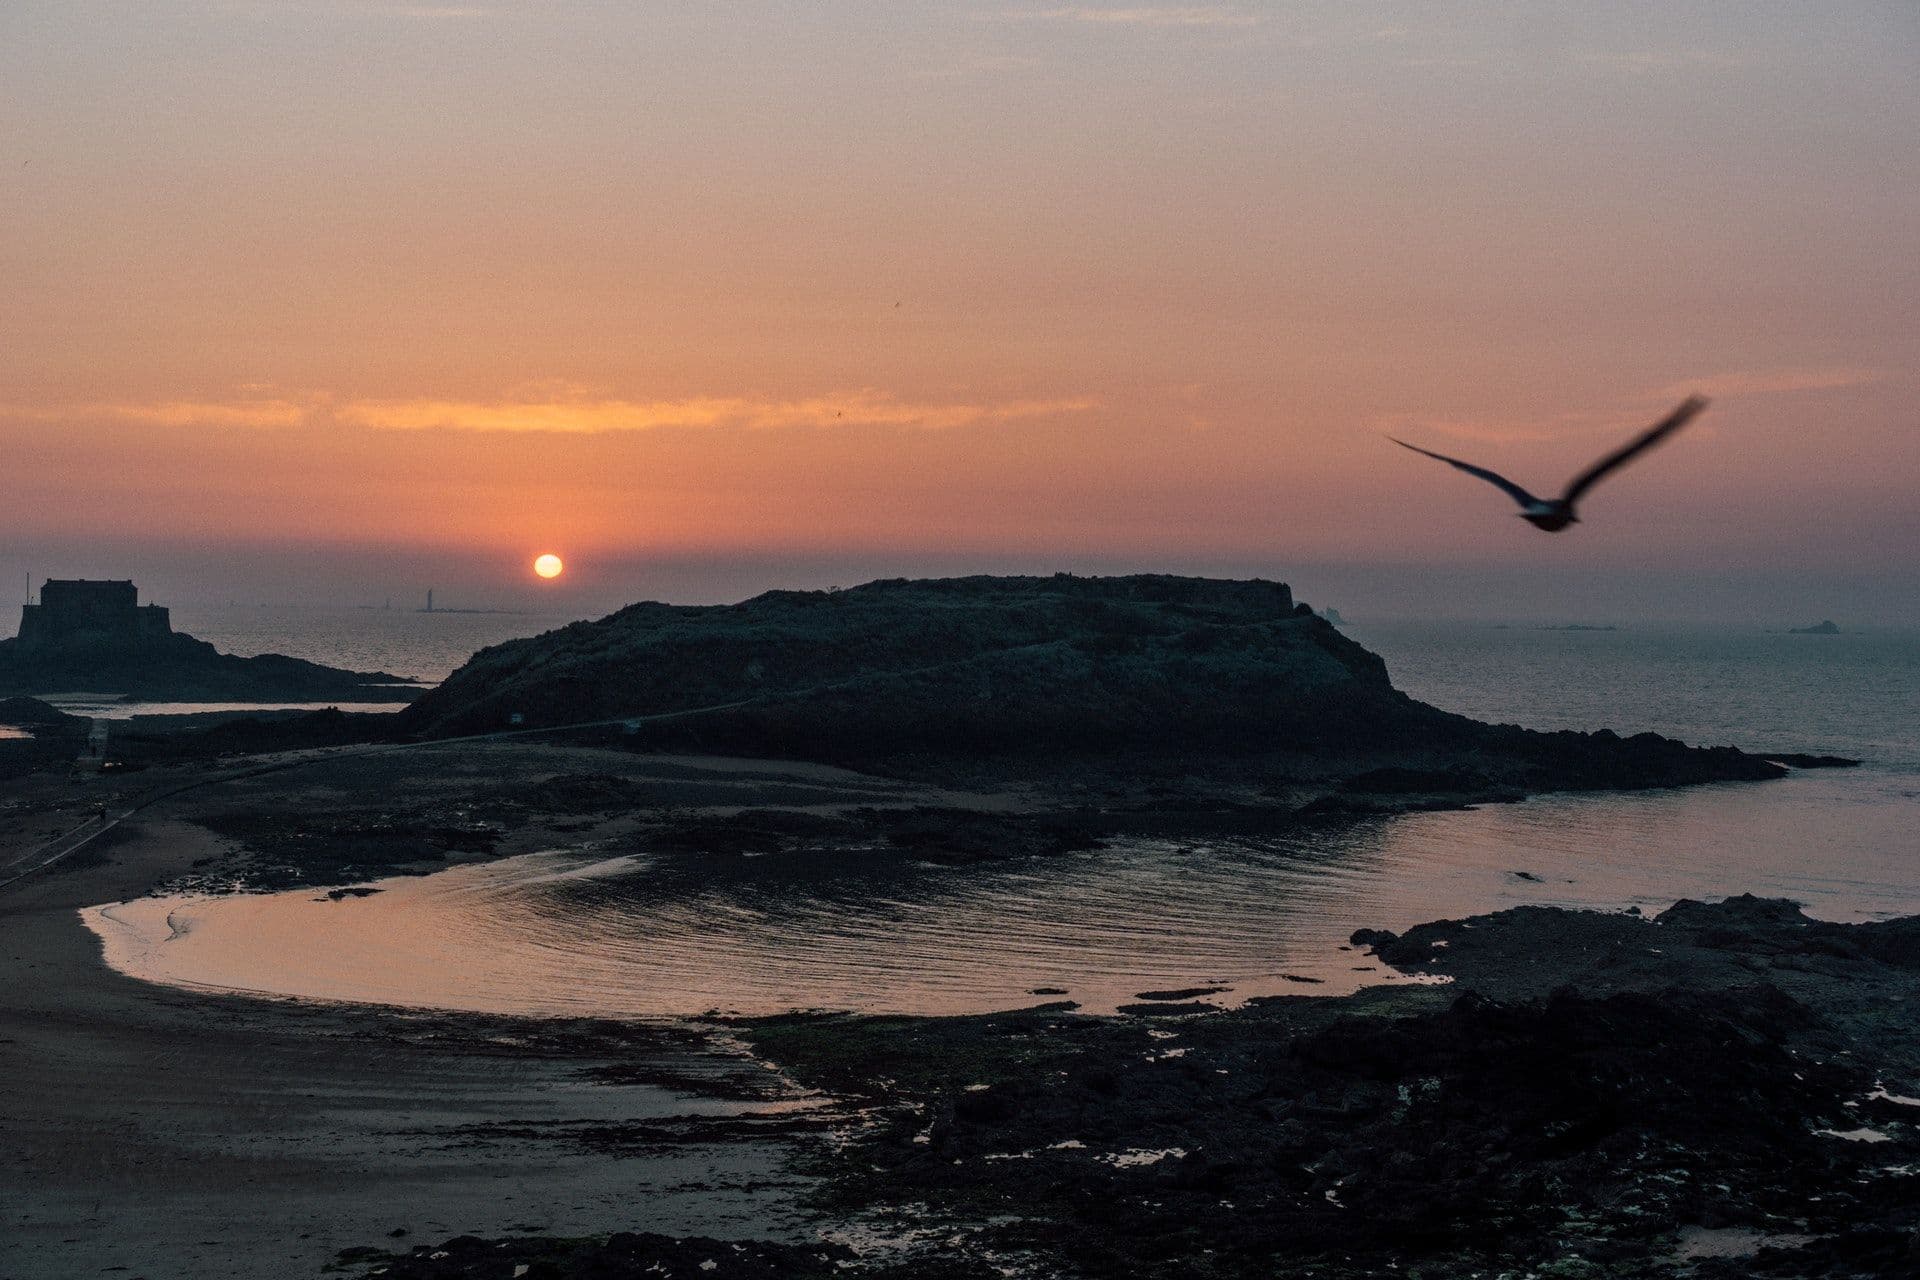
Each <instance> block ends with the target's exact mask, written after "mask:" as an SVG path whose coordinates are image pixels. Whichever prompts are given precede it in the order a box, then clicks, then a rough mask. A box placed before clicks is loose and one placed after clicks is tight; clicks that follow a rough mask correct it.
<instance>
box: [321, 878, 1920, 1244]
mask: <svg viewBox="0 0 1920 1280" xmlns="http://www.w3.org/2000/svg"><path fill="white" fill-rule="evenodd" d="M1361 945H1371V946H1372V947H1373V949H1374V950H1375V952H1376V953H1377V955H1378V956H1379V957H1380V958H1382V959H1385V960H1388V961H1390V962H1392V963H1394V964H1396V965H1398V966H1401V967H1402V968H1404V969H1407V970H1410V971H1412V972H1416V973H1428V974H1433V975H1440V974H1445V975H1448V976H1451V977H1453V978H1455V979H1456V980H1455V982H1453V983H1452V984H1450V985H1446V986H1419V987H1398V988H1376V989H1373V990H1370V991H1367V992H1363V993H1361V994H1359V995H1357V996H1353V997H1349V998H1344V999H1325V1000H1320V999H1312V998H1285V999H1277V1000H1268V1001H1264V1002H1260V1003H1256V1004H1254V1005H1252V1006H1249V1007H1246V1008H1243V1009H1239V1010H1234V1011H1220V1010H1217V1009H1214V1008H1212V1007H1211V1006H1209V1005H1206V1004H1204V1003H1202V1002H1199V1001H1196V1000H1195V999H1193V998H1192V997H1193V994H1194V993H1183V992H1161V993H1148V994H1151V995H1154V996H1156V997H1158V999H1156V1000H1143V1002H1142V1006H1141V1008H1140V1009H1138V1010H1137V1011H1136V1012H1134V1013H1132V1014H1130V1015H1126V1016H1120V1017H1115V1018H1087V1017H1081V1016H1077V1015H1075V1014H1073V1013H1072V1012H1071V1011H1070V1009H1068V1008H1064V1007H1041V1008H1037V1009H1033V1010H1029V1011H1026V1012H1021V1013H1010V1014H1002V1015H994V1016H987V1017H979V1018H964V1019H907V1018H844V1017H833V1018H817V1017H814V1018H810V1017H793V1018H786V1019H778V1020H773V1021H761V1022H754V1023H747V1024H743V1025H740V1026H738V1027H736V1031H737V1033H738V1034H741V1035H743V1036H745V1037H746V1038H747V1039H748V1040H749V1041H750V1042H751V1043H753V1044H754V1045H755V1046H756V1047H757V1048H758V1050H759V1051H760V1052H761V1053H763V1054H764V1055H766V1056H767V1057H768V1058H769V1059H771V1060H772V1061H773V1062H775V1063H778V1064H780V1065H781V1066H782V1067H784V1068H785V1069H786V1070H787V1071H788V1072H790V1073H791V1074H792V1075H794V1076H795V1077H797V1078H798V1079H799V1080H800V1081H802V1082H804V1083H806V1084H810V1085H813V1086H816V1087H818V1088H822V1089H826V1090H829V1091H831V1092H833V1093H835V1094H837V1095H839V1096H842V1097H844V1098H849V1099H854V1100H858V1101H859V1102H860V1103H862V1104H863V1110H862V1111H861V1112H860V1115H861V1121H860V1123H859V1124H858V1125H857V1126H856V1127H855V1128H854V1130H853V1131H852V1133H851V1135H850V1138H849V1140H848V1141H846V1142H844V1143H841V1144H836V1145H832V1146H823V1147H822V1149H821V1150H820V1153H819V1155H818V1157H817V1166H818V1171H819V1172H820V1173H822V1174H823V1175H824V1176H825V1179H826V1181H825V1189H824V1191H823V1192H822V1193H821V1194H820V1196H819V1197H818V1208H819V1210H820V1212H821V1214H822V1218H823V1222H824V1223H825V1224H827V1238H838V1239H840V1240H843V1241H850V1242H854V1243H857V1244H858V1245H859V1247H858V1248H857V1249H848V1248H845V1247H843V1246H842V1245H840V1244H822V1245H819V1246H816V1247H807V1246H798V1247H796V1246H791V1245H773V1244H765V1243H758V1242H744V1241H736V1242H723V1241H713V1240H704V1239H701V1240H672V1239H668V1238H665V1237H659V1236H647V1235H638V1234H623V1235H616V1236H613V1237H612V1238H610V1239H591V1240H553V1239H542V1238H525V1239H514V1240H511V1241H484V1240H479V1239H475V1238H463V1239H459V1240H452V1241H447V1242H444V1243H440V1244H430V1245H421V1246H417V1247H414V1248H412V1249H393V1248H380V1247H378V1246H372V1245H370V1246H368V1247H367V1248H366V1249H364V1250H356V1251H354V1252H353V1254H352V1255H351V1256H349V1257H346V1258H343V1262H346V1263H349V1264H351V1266H352V1269H354V1270H355V1271H356V1273H357V1274H365V1275H369V1276H371V1275H381V1276H386V1277H390V1278H393V1280H400V1278H408V1280H411V1278H414V1277H419V1278H421V1280H429V1278H432V1280H437V1278H439V1277H495V1276H498V1277H500V1278H501V1280H507V1278H508V1277H511V1276H521V1277H525V1278H526V1280H541V1278H542V1277H574V1276H578V1277H587V1276H594V1277H609V1278H612V1277H640V1276H649V1277H656V1276H688V1277H701V1276H713V1277H717V1278H724V1277H728V1276H770V1275H810V1274H822V1275H825V1274H840V1275H875V1276H888V1277H905V1276H931V1277H962V1276H965V1277H974V1276H980V1277H986V1276H1006V1275H1013V1276H1076V1277H1077V1276H1143V1275H1179V1276H1196V1277H1236V1278H1238V1277H1252V1276H1262V1277H1295V1276H1298V1277H1307V1276H1316V1277H1348V1276H1353V1277H1358V1276H1379V1275H1407V1276H1414V1275H1418V1276H1422V1277H1427V1280H1435V1278H1441V1277H1448V1278H1450V1277H1463V1278H1464V1277H1468V1276H1488V1277H1491V1276H1512V1277H1521V1276H1542V1277H1546V1276H1553V1277H1569V1278H1572V1277H1579V1278H1589V1277H1591V1278H1598V1277H1703V1278H1713V1280H1731V1278H1732V1277H1744V1276H1780V1277H1788V1276H1793V1277H1812V1276H1821V1277H1865V1276H1910V1275H1915V1274H1920V1018H1916V1017H1915V1008H1916V1001H1917V1000H1920V919H1909V920H1901V921H1893V922H1889V923H1884V924H1869V925H1856V926H1847V925H1835V924H1826V923H1821V922H1817V921H1813V920H1809V919H1808V918H1807V917H1805V916H1804V915H1802V914H1801V913H1800V912H1799V911H1798V909H1797V908H1795V907H1793V906H1792V905H1791V904H1788V903H1784V902H1777V901H1767V900H1759V899H1753V898H1744V899H1737V900H1732V901H1729V902H1726V903H1723V904H1719V905H1711V906H1709V905H1703V904H1699V903H1690V902H1688V903H1681V904H1680V905H1678V906H1676V907H1675V908H1673V909H1672V910H1670V911H1667V912H1665V913H1663V914H1661V915H1660V916H1658V917H1656V918H1653V919H1642V918H1640V917H1638V916H1636V915H1603V914H1597V913H1578V912H1566V911H1559V910H1553V909H1544V908H1526V909H1520V910H1516V911H1510V912H1504V913H1501V914H1499V915H1495V916H1489V917H1482V918H1478V919H1474V920H1467V921H1445V922H1439V923H1435V924H1431V925H1424V926H1421V927H1420V928H1418V929H1415V930H1412V931H1410V932H1409V933H1408V934H1407V935H1405V936H1404V937H1394V936H1393V935H1390V934H1371V933H1370V934H1365V935H1364V937H1363V938H1360V937H1357V939H1356V946H1361ZM1358 958H1359V957H1358V956H1357V955H1356V959H1358ZM635 1218H636V1222H642V1221H644V1219H645V1207H644V1206H636V1207H635Z"/></svg>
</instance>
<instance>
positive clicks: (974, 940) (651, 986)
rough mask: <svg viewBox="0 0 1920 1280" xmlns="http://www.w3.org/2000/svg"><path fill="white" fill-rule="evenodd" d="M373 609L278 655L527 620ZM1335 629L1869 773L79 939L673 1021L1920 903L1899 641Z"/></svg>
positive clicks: (985, 1002) (621, 866)
mask: <svg viewBox="0 0 1920 1280" xmlns="http://www.w3.org/2000/svg"><path fill="white" fill-rule="evenodd" d="M359 612H360V613H361V615H362V616H363V617H365V616H367V611H359ZM372 616H373V618H374V621H375V623H376V624H379V625H381V626H384V627H385V629H384V630H378V629H375V626H374V625H369V627H367V628H366V629H365V631H364V632H356V630H355V628H354V626H353V622H354V619H352V618H350V617H348V618H343V619H342V621H341V623H340V626H341V628H342V630H341V631H340V632H338V633H337V636H338V638H334V639H328V640H327V641H326V643H328V644H331V645H334V646H336V647H335V648H333V649H331V650H329V651H327V652H325V653H323V652H320V651H318V650H316V649H315V648H313V647H311V646H312V644H313V643H314V640H313V637H312V636H309V637H308V640H307V643H308V645H309V647H308V648H307V649H306V650H305V651H304V652H302V651H301V650H300V649H298V648H295V647H294V646H295V641H294V639H293V638H292V637H290V636H283V637H281V639H282V640H283V641H284V642H285V647H286V648H287V649H288V650H289V651H293V652H301V656H308V657H317V658H320V659H321V660H323V661H342V662H345V661H348V659H347V658H346V657H345V655H347V654H349V653H353V654H365V655H372V654H375V653H379V654H385V655H389V656H387V657H383V658H380V659H377V660H376V659H373V658H371V657H370V656H369V657H367V658H364V659H363V658H357V657H356V658H353V659H351V662H352V664H353V665H362V664H364V663H367V662H371V663H372V664H373V665H381V666H394V667H398V668H401V669H407V670H410V671H420V672H423V673H425V672H426V671H427V666H426V664H427V662H428V661H429V660H430V659H431V657H432V655H434V654H436V653H439V654H444V653H446V652H448V642H449V641H450V639H451V637H452V635H454V634H468V635H484V636H486V637H488V638H494V639H497V638H503V637H504V636H505V635H510V634H515V633H525V632H528V631H532V630H537V629H541V628H542V627H543V626H544V625H547V624H545V623H541V622H535V621H533V620H529V619H524V618H507V617H501V616H497V615H492V616H490V615H467V616H461V615H450V617H460V618H461V621H459V622H454V623H452V624H451V625H450V626H448V627H447V628H446V629H445V630H430V629H429V628H431V627H437V626H439V625H440V624H441V619H440V618H439V617H433V618H426V617H425V616H424V615H404V616H403V618H404V619H405V620H403V619H402V618H382V617H380V616H379V615H378V614H374V615H372ZM457 628H471V630H469V631H466V632H464V633H461V632H458V631H457V630H456V629H457ZM516 629H517V630H516ZM1348 633H1349V634H1350V635H1352V636H1353V638H1355V639H1356V640H1358V641H1360V642H1361V643H1362V644H1365V645H1366V646H1368V647H1369V648H1371V649H1373V650H1375V651H1376V652H1378V653H1380V654H1381V655H1382V656H1383V657H1385V658H1386V660H1387V663H1388V667H1389V669H1390V670H1391V671H1392V673H1393V675H1394V679H1395V682H1396V683H1397V684H1398V685H1399V686H1400V687H1401V688H1403V689H1405V690H1407V691H1408V692H1410V693H1412V694H1414V695H1415V696H1417V697H1420V698H1423V699H1425V700H1427V701H1430V702H1433V703H1435V704H1437V705H1440V706H1443V707H1447V708H1449V709H1451V710H1456V711H1461V712H1464V713H1466V714H1468V715H1472V716H1475V717H1479V718H1482V719H1488V720H1495V721H1513V722H1516V723H1520V724H1525V725H1529V726H1531V727H1536V728H1542V729H1554V728H1598V727H1602V726H1606V727H1612V728H1615V729H1617V730H1620V731H1622V732H1634V731H1639V730H1642V729H1652V730H1655V731H1657V732H1661V733H1667V734H1672V735H1674V736H1678V737H1681V738H1684V739H1686V740H1688V741H1691V742H1696V743H1702V744H1718V743H1728V744H1733V745H1738V746H1742V747H1748V748H1755V749H1767V750H1782V751H1786V750H1795V751H1812V752H1832V753H1838V754H1844V755H1854V756H1859V757H1861V758H1864V759H1865V760H1866V762H1867V763H1866V764H1865V765H1864V766H1863V767H1862V768H1860V769H1857V770H1846V771H1818V772H1804V773H1796V774H1795V775H1794V776H1792V777H1790V778H1787V779H1784V780H1782V781H1778V782H1769V783H1743V784H1726V785H1720V786H1711V787H1696V788H1687V789H1682V790H1675V791H1663V792H1647V793H1638V794H1625V795H1579V796H1544V797H1539V798H1537V799H1534V800H1530V801H1527V802H1525V803H1522V804H1517V805H1494V806H1487V807H1484V808H1481V809H1477V810H1473V811H1468V812H1462V813H1438V814H1431V813H1430V814H1412V815H1406V816H1403V817H1396V818H1390V819H1380V820H1376V821H1369V822H1365V823H1361V824H1358V825H1356V826H1352V827H1345V828H1338V829H1328V828H1321V829H1315V830H1311V831H1306V832H1299V833H1293V834H1288V835H1285V836H1280V837H1273V838H1263V839H1231V840H1214V841H1197V842H1196V841H1181V842H1176V841H1160V840H1152V841H1148V840H1142V841H1132V842H1126V843H1123V844H1121V845H1119V846H1118V847H1114V848H1109V849H1106V850H1102V851H1098V852H1091V853H1087V854H1083V855H1073V856H1069V857H1065V858H1057V859H1049V860H1046V861H1044V862H1040V863H1033V864H1023V865H1014V866H1010V867H1005V868H969V869H964V870H955V869H947V868H935V867H929V866H921V865H915V864H907V863H902V862H901V861H900V860H898V859H897V858H894V857H890V856H877V855H840V856H836V857H833V858H804V859H802V858H765V859H757V860H725V861H721V860H701V861H698V862H689V861H687V860H684V859H657V860H656V859H650V858H609V857H607V856H606V853H605V852H604V851H596V850H593V849H577V850H560V851H556V852H554V853H551V854H543V855H536V856H534V857H531V858H522V859H514V860H511V861H509V862H505V863H496V864H493V865H490V866H484V867H470V868H461V869H457V870H453V871H449V872H445V873H442V874H439V875H435V876H430V877H424V878H417V879H397V880H394V881H390V882H387V884H386V889H387V891H386V892H384V893H381V894H378V895H375V896H372V897H367V898H358V899H349V900H346V901H343V902H330V901H327V900H325V899H324V898H320V899H319V900H318V901H316V895H314V894H313V893H311V892H295V893H288V894H271V895H257V896H248V897H242V898H217V899H194V898H181V899H156V900H148V901H145V902H142V903H135V904H125V905H117V906H114V907H111V908H107V909H105V910H102V911H96V912H94V913H92V914H91V916H90V923H91V924H92V926H93V927H94V928H95V929H96V930H97V931H98V932H100V934H101V936H102V937H103V939H104V940H105V941H106V943H107V952H108V956H109V958H110V960H112V962H113V963H115V964H116V965H118V966H120V967H122V968H125V969H127V970H128V971H130V972H134V973H138V974H141V975H142V976H147V977H152V978H156V979H158V980H163V981H173V982H180V983H189V984H202V985H210V986H215V987H234V988H245V989H250V990H265V991H277V992H285V993H289V994H301V995H308V996H317V997H327V998H340V999H354V1000H373V1001H382V1002H391V1003H399V1004H410V1005H435V1006H440V1007H448V1008H471V1009H485V1010H495V1011H508V1012H528V1013H565V1014H579V1013H589V1012H591V1013H602V1014H611V1015H622V1016H659V1015H667V1016H671V1015H684V1014H693V1013H700V1012H704V1011H707V1010H713V1009H720V1010H728V1011H737V1012H743V1013H764V1012H771V1011H776V1010H781V1009H787V1008H795V1007H822V1008H845V1009H860V1010H869V1011H896V1012H927V1013H953V1012H965V1011H976V1010H984V1009H994V1008H1007V1007H1012V1006H1017V1005H1020V1004H1023V1003H1031V1002H1032V1000H1033V999H1034V998H1035V997H1034V996H1032V995H1031V994H1029V993H1030V991H1031V989H1032V988H1034V987H1056V988H1065V989H1066V990H1068V991H1069V992H1070V993H1071V997H1072V998H1074V999H1077V1000H1080V1001H1081V1002H1082V1003H1083V1004H1084V1005H1085V1006H1086V1007H1088V1008H1090V1009H1103V1008H1111V1007H1113V1006H1114V1005H1116V1004H1119V1003H1124V1002H1126V1001H1128V1000H1129V999H1131V998H1132V997H1133V995H1134V994H1135V993H1137V992H1139V991H1144V990H1148V989H1150V988H1164V987H1177V986H1189V985H1226V986H1229V987H1231V988H1232V991H1231V993H1230V994H1229V995H1228V996H1227V997H1225V998H1227V999H1232V998H1240V997H1246V996H1251V995H1257V994H1265V993H1270V992H1275V991H1290V992H1296V993H1297V992H1300V991H1319V992H1333V991H1340V990H1347V989H1351V988H1352V987H1354V986H1356V985H1359V984H1361V983H1364V982H1368V981H1376V980H1378V979H1379V978H1380V976H1381V975H1380V974H1379V973H1378V972H1377V971H1369V970H1366V969H1364V968H1363V967H1362V966H1365V965H1366V963H1367V961H1366V960H1365V958H1364V957H1360V956H1357V955H1355V954H1354V953H1352V952H1349V951H1343V950H1341V949H1340V947H1341V943H1343V942H1344V940H1345V937H1346V935H1347V934H1348V933H1349V932H1350V931H1351V930H1353V929H1354V928H1356V927H1360V926H1362V925H1366V926H1375V927H1386V928H1395V929H1398V928H1404V927H1406V926H1408V925H1411V924H1413V923H1417V922H1419V921H1421V920H1427V919H1433V918H1436V917H1440V916H1459V915H1464V914H1470V913H1474V912H1481V911H1488V910H1495V909H1499V908H1501V907H1506V906H1513V905H1517V904H1521V903H1550V904H1561V905H1584V906H1595V907H1603V908H1610V909H1618V908H1622V907H1626V906H1630V905H1637V906H1640V907H1642V908H1644V909H1648V910H1658V909H1662V908H1664V907H1666V906H1668V905H1670V904H1671V903H1672V902H1673V901H1674V900H1675V899H1676V898H1678V897H1682V896H1692V897H1702V896H1718V895H1725V894H1730V893H1738V892H1746V891H1752V892H1756V893H1763V894H1772V895H1783V896H1788V897H1793V898H1797V899H1800V900H1802V901H1804V902H1806V903H1807V904H1808V905H1809V909H1810V910H1812V911H1814V912H1815V913H1816V914H1819V915H1824V916H1828V917H1831V918H1837V919H1856V920H1857V919H1867V918H1879V917H1886V916H1891V915H1900V914H1911V913H1915V912H1920V633H1913V632H1892V631H1886V632H1876V633H1864V634H1859V635H1842V636H1834V637H1820V636H1793V635H1785V634H1768V633H1762V632H1757V631H1754V630H1751V629H1731V628H1726V629H1713V628H1686V629H1656V628H1647V629H1635V630H1623V631H1613V632H1568V631H1545V630H1535V629H1530V628H1524V627H1516V628H1510V629H1499V628H1495V627H1491V626H1485V625H1451V624H1449V625H1436V624H1424V623H1423V624H1413V623H1406V624H1385V623H1382V624H1378V625H1365V624H1362V625H1357V626H1353V627H1351V628H1349V632H1348ZM206 634H208V635H209V638H212V634H213V629H212V628H211V627H209V628H208V630H207V632H206ZM227 634H228V635H229V636H238V635H240V634H242V633H241V632H240V631H239V630H238V629H235V630H232V631H229V632H228V633H227ZM253 634H255V635H256V636H259V637H261V638H262V641H263V643H262V647H275V643H264V639H265V637H266V636H268V634H269V631H268V628H266V627H264V626H263V627H261V628H259V629H258V630H256V632H254V633H253ZM227 643H231V644H233V645H234V646H235V647H239V645H240V642H239V641H238V640H233V639H230V640H228V641H227ZM276 643H277V642H276ZM448 661H449V660H448V659H446V658H444V657H442V658H441V659H439V666H440V667H445V666H446V665H448ZM1522 873H1524V874H1522ZM1299 978H1312V979H1317V980H1318V981H1319V983H1320V984H1321V985H1318V986H1306V985H1303V984H1300V983H1299V982H1298V981H1297V979H1299Z"/></svg>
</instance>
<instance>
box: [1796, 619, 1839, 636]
mask: <svg viewBox="0 0 1920 1280" xmlns="http://www.w3.org/2000/svg"><path fill="white" fill-rule="evenodd" d="M1787 634H1788V635H1790V636H1838V635H1845V634H1846V633H1845V632H1844V631H1842V630H1840V625H1839V624H1838V623H1836V622H1835V621H1834V620H1833V619H1831V618H1828V619H1827V620H1826V621H1824V622H1816V623H1814V624H1813V625H1812V626H1810V627H1790V628H1788V629H1787Z"/></svg>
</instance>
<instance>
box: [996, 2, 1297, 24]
mask: <svg viewBox="0 0 1920 1280" xmlns="http://www.w3.org/2000/svg"><path fill="white" fill-rule="evenodd" d="M982 16H983V17H985V18H988V19H990V20H993V21H1000V22H1082V23H1092V24H1097V25H1103V26H1115V27H1254V26H1258V25H1260V23H1261V21H1262V18H1261V16H1260V15H1259V14H1256V13H1246V12H1243V11H1241V10H1239V9H1229V8H1226V7H1224V6H1220V5H1198V6H1185V7H1174V8H1159V7H1144V8H1124V9H1102V8H1097V7H1094V6H1091V5H1072V6H1068V7H1065V8H1059V9H1017V10H1009V11H1005V12H1001V13H995V14H985V15H982Z"/></svg>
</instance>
